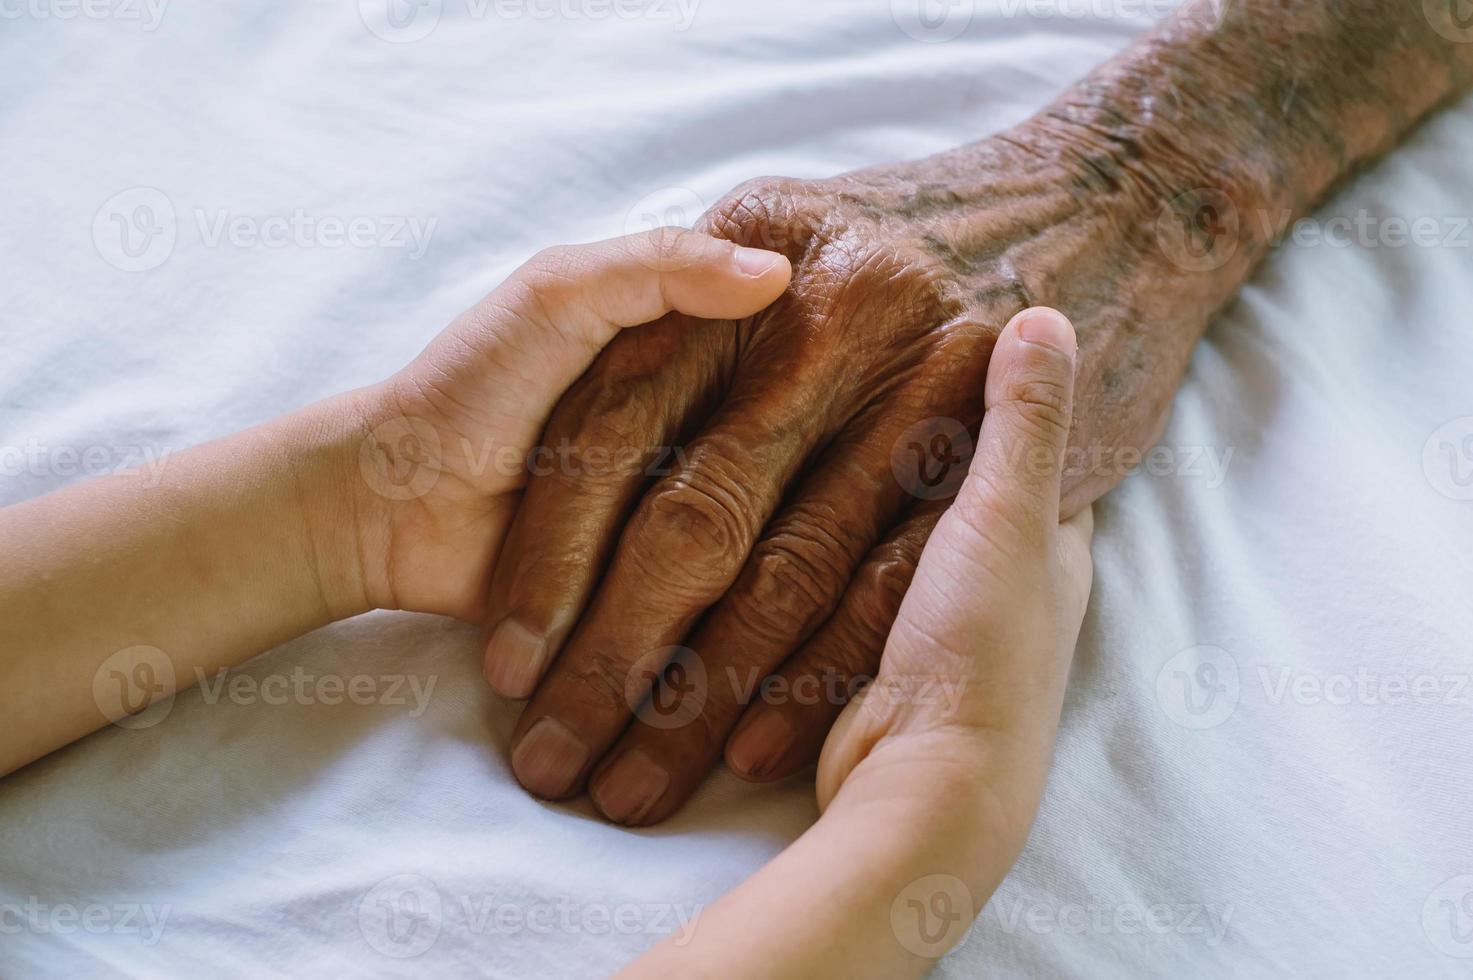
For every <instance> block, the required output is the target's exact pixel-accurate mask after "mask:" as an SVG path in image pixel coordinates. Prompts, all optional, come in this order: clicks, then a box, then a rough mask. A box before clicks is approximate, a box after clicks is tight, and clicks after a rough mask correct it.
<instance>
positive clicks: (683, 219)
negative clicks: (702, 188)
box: [624, 187, 706, 235]
mask: <svg viewBox="0 0 1473 980" xmlns="http://www.w3.org/2000/svg"><path fill="white" fill-rule="evenodd" d="M705 213H706V202H705V201H703V200H701V196H700V195H699V194H697V193H696V192H695V191H693V190H691V189H690V188H689V187H662V188H660V189H659V190H656V191H651V192H650V193H648V194H646V195H645V196H644V197H642V198H640V199H639V200H638V201H635V202H634V204H633V206H632V207H630V209H629V211H628V213H627V214H625V215H624V234H625V235H638V234H640V233H641V232H651V231H655V230H656V229H660V228H690V227H691V226H693V225H694V224H695V223H696V219H698V218H699V217H700V216H701V215H703V214H705Z"/></svg>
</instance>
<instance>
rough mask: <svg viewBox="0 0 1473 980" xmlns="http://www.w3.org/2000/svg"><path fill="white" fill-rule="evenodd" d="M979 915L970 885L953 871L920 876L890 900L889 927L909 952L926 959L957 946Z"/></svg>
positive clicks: (939, 955)
mask: <svg viewBox="0 0 1473 980" xmlns="http://www.w3.org/2000/svg"><path fill="white" fill-rule="evenodd" d="M976 918H977V903H976V901H975V900H974V899H973V898H972V891H971V889H969V888H968V887H967V884H966V882H964V881H962V880H961V879H960V878H957V877H955V876H954V875H948V874H930V875H926V876H924V877H921V878H917V879H915V880H914V881H912V882H910V883H909V884H907V885H906V886H905V887H904V888H902V889H901V890H900V892H899V894H897V895H896V896H895V900H894V901H892V902H891V903H890V931H891V932H892V933H894V935H895V938H896V939H897V940H898V941H899V942H900V945H901V946H903V947H905V949H906V951H907V952H910V953H914V954H915V955H916V956H921V957H924V958H926V959H932V960H934V959H939V958H941V957H942V956H943V955H945V954H946V952H947V951H948V950H951V949H954V948H955V947H956V946H958V945H959V944H960V943H961V942H962V940H963V939H964V938H965V937H966V935H967V930H968V929H970V928H971V927H972V922H973V921H974V920H975V919H976Z"/></svg>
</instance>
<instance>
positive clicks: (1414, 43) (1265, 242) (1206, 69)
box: [1010, 0, 1473, 308]
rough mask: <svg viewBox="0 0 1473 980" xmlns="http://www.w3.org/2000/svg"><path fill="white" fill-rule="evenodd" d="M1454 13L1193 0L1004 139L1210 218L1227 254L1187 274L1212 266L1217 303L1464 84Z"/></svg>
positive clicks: (1290, 1)
mask: <svg viewBox="0 0 1473 980" xmlns="http://www.w3.org/2000/svg"><path fill="white" fill-rule="evenodd" d="M1439 7H1440V8H1441V11H1440V12H1439V9H1438V8H1439ZM1449 10H1450V5H1448V4H1445V3H1444V4H1441V5H1438V4H1431V5H1428V4H1423V3H1421V2H1418V0H1287V2H1286V0H1189V2H1187V3H1186V4H1185V5H1184V6H1183V7H1182V8H1181V9H1180V10H1179V11H1178V12H1177V14H1176V16H1174V17H1173V18H1171V19H1170V20H1168V21H1166V22H1165V23H1164V24H1162V25H1161V27H1160V28H1159V29H1157V30H1156V31H1154V32H1152V33H1151V34H1149V35H1148V36H1147V37H1145V38H1144V39H1142V40H1141V41H1140V42H1139V43H1137V44H1135V45H1133V46H1132V47H1131V48H1129V49H1128V50H1127V51H1125V52H1124V53H1123V54H1122V55H1121V56H1119V57H1117V58H1115V59H1114V60H1112V61H1110V62H1108V63H1106V64H1105V65H1103V66H1101V67H1100V68H1099V69H1097V70H1096V71H1094V72H1093V73H1092V74H1091V75H1089V76H1088V77H1087V78H1085V79H1084V80H1083V81H1081V82H1080V83H1078V84H1077V85H1075V86H1073V87H1072V88H1070V89H1069V91H1068V92H1066V93H1065V94H1064V95H1063V96H1062V97H1060V98H1059V99H1058V100H1057V101H1055V102H1054V103H1053V104H1052V105H1051V106H1049V107H1048V108H1047V109H1045V110H1044V111H1043V112H1042V113H1040V114H1039V115H1038V116H1036V117H1035V118H1033V119H1031V120H1029V122H1028V123H1025V124H1024V125H1023V126H1022V127H1020V129H1019V131H1018V132H1016V133H1014V134H1010V137H1011V138H1012V139H1013V140H1014V142H1016V143H1017V144H1019V145H1021V146H1025V147H1028V148H1030V149H1031V151H1032V152H1042V153H1055V154H1059V155H1061V156H1064V157H1073V158H1074V162H1075V163H1076V165H1077V166H1078V167H1079V168H1080V170H1081V171H1082V173H1083V174H1085V176H1086V186H1084V187H1082V188H1081V189H1082V190H1084V191H1087V192H1088V193H1094V194H1101V195H1112V194H1131V195H1136V196H1139V197H1141V198H1142V200H1141V202H1140V203H1141V204H1142V205H1144V210H1143V211H1141V212H1140V213H1141V215H1142V216H1143V217H1145V218H1147V219H1149V218H1151V216H1152V215H1153V214H1159V213H1160V212H1161V210H1162V209H1163V208H1166V207H1173V208H1175V209H1176V210H1177V211H1178V213H1180V214H1181V216H1182V217H1183V218H1185V219H1187V220H1193V219H1194V218H1195V219H1197V220H1205V221H1206V222H1207V223H1208V227H1206V228H1204V229H1203V231H1204V233H1205V234H1206V235H1207V236H1208V237H1211V236H1214V235H1216V236H1222V237H1223V239H1224V240H1222V241H1217V242H1210V241H1209V242H1205V243H1204V246H1205V247H1214V248H1217V249H1218V250H1219V258H1220V259H1221V264H1220V265H1218V264H1217V263H1215V262H1213V261H1211V260H1210V257H1208V259H1207V260H1206V261H1203V262H1201V263H1197V264H1200V265H1202V266H1204V267H1208V266H1211V268H1203V269H1201V270H1193V269H1187V270H1185V271H1188V272H1192V271H1200V272H1203V273H1207V274H1209V275H1208V276H1207V278H1208V279H1210V280H1211V281H1210V285H1209V292H1210V294H1211V297H1212V301H1213V302H1212V305H1213V306H1214V308H1215V307H1216V306H1218V305H1221V304H1222V303H1223V302H1225V301H1226V300H1227V299H1229V298H1230V297H1231V296H1232V294H1233V292H1234V291H1235V290H1236V289H1237V288H1238V286H1240V285H1241V284H1242V282H1243V280H1244V279H1245V278H1246V276H1247V275H1248V273H1249V272H1250V271H1251V270H1252V268H1253V266H1254V265H1255V264H1256V262H1257V261H1258V260H1259V259H1260V258H1262V256H1263V254H1264V253H1265V252H1266V251H1267V250H1268V248H1269V246H1270V245H1271V244H1272V242H1273V241H1274V240H1276V239H1277V238H1278V236H1280V235H1281V234H1282V232H1283V231H1284V229H1285V228H1286V227H1287V226H1288V225H1289V223H1290V222H1291V221H1292V220H1294V219H1295V218H1298V217H1299V216H1301V215H1303V214H1304V213H1305V212H1306V211H1307V210H1308V209H1310V208H1311V207H1313V206H1314V205H1315V204H1316V203H1318V202H1319V201H1320V200H1321V199H1322V198H1323V197H1324V196H1325V194H1326V193H1327V192H1328V191H1329V190H1330V189H1331V188H1332V187H1334V185H1335V184H1336V183H1338V182H1339V181H1340V180H1341V179H1342V178H1344V177H1346V176H1347V175H1348V174H1350V173H1353V172H1354V171H1355V170H1356V169H1357V168H1359V167H1361V166H1363V165H1365V164H1366V163H1368V162H1370V161H1371V160H1373V159H1374V158H1376V157H1377V156H1379V155H1380V154H1382V153H1384V152H1385V151H1387V150H1388V149H1390V148H1391V147H1392V146H1394V145H1395V144H1396V143H1397V142H1398V141H1399V140H1400V139H1401V138H1402V137H1403V136H1404V135H1405V134H1406V132H1407V131H1408V130H1409V129H1410V128H1411V127H1412V126H1413V125H1414V124H1415V123H1416V122H1417V121H1418V120H1420V119H1421V118H1422V117H1423V116H1425V115H1426V114H1427V113H1428V112H1429V111H1431V110H1432V109H1433V108H1435V107H1436V106H1438V105H1439V104H1440V103H1443V102H1445V101H1446V100H1448V99H1450V98H1452V97H1454V96H1456V95H1458V94H1460V93H1462V92H1464V91H1465V90H1466V89H1467V88H1468V87H1469V85H1470V83H1473V31H1464V32H1462V33H1463V34H1466V35H1468V36H1467V37H1466V39H1465V40H1462V41H1455V40H1452V39H1451V38H1453V37H1458V36H1461V35H1460V33H1459V31H1458V30H1457V27H1456V25H1454V24H1453V23H1452V22H1451V20H1448V21H1446V22H1440V21H1437V20H1436V18H1437V17H1438V16H1445V17H1451V14H1450V13H1449V12H1448V11H1449ZM1202 208H1206V209H1209V211H1210V213H1209V214H1208V215H1206V216H1205V219H1204V218H1203V217H1202V216H1200V215H1199V214H1197V213H1196V212H1198V211H1199V209H1202ZM1229 249H1231V254H1227V252H1228V250H1229ZM1188 264H1192V263H1188Z"/></svg>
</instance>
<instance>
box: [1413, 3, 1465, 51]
mask: <svg viewBox="0 0 1473 980" xmlns="http://www.w3.org/2000/svg"><path fill="white" fill-rule="evenodd" d="M1422 13H1423V15H1425V16H1426V18H1427V23H1429V24H1431V25H1432V29H1433V30H1434V31H1436V32H1437V33H1438V34H1441V35H1442V36H1443V37H1445V38H1447V39H1448V40H1449V41H1452V42H1454V43H1456V44H1468V43H1469V42H1473V3H1470V2H1469V0H1422Z"/></svg>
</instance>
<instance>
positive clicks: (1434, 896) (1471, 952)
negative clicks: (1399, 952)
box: [1422, 875, 1473, 959]
mask: <svg viewBox="0 0 1473 980" xmlns="http://www.w3.org/2000/svg"><path fill="white" fill-rule="evenodd" d="M1422 933H1423V935H1425V936H1426V937H1427V941H1428V942H1430V943H1431V944H1432V946H1433V948H1435V949H1436V950H1437V951H1438V952H1439V953H1442V954H1443V955H1444V956H1454V957H1457V958H1458V959H1473V875H1455V876H1453V877H1451V878H1449V879H1448V880H1447V881H1444V882H1443V883H1442V884H1440V885H1438V886H1437V887H1436V888H1434V889H1432V892H1431V894H1429V895H1428V896H1427V901H1426V902H1425V903H1424V904H1423V905H1422Z"/></svg>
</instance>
